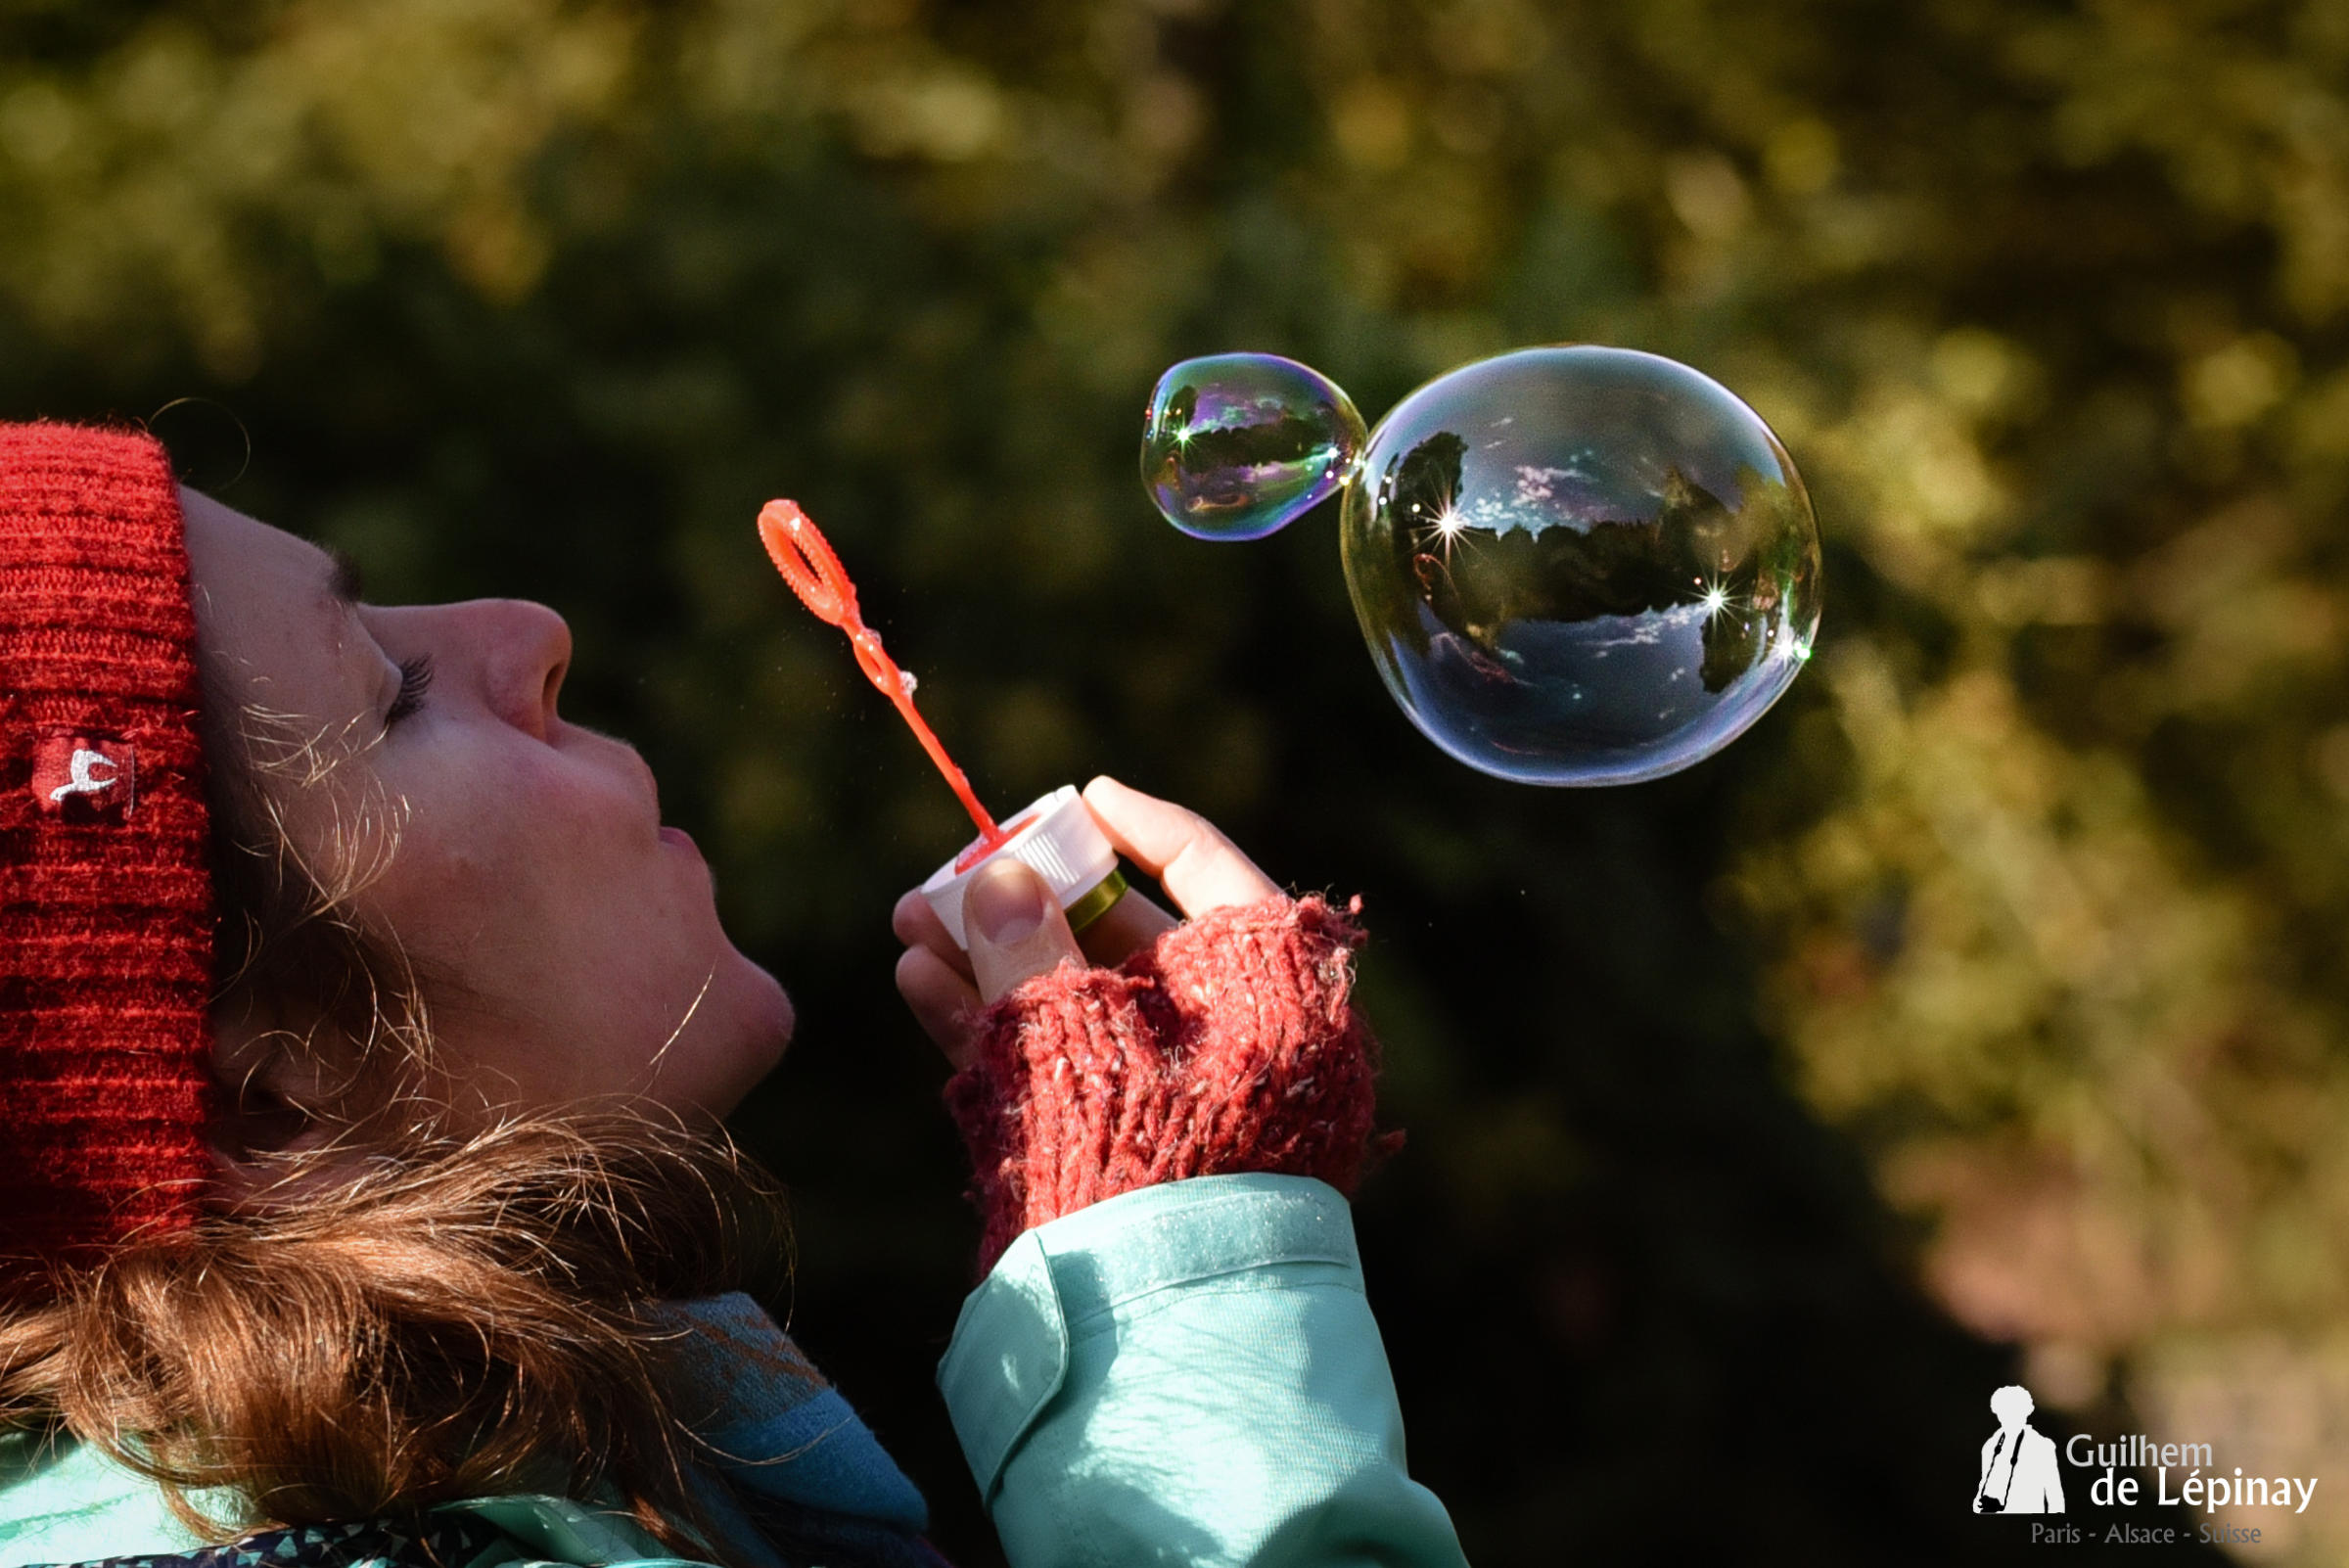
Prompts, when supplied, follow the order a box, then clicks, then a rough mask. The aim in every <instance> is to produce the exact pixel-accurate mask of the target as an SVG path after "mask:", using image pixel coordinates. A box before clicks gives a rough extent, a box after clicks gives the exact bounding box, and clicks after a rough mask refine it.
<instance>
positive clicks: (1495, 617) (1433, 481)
mask: <svg viewBox="0 0 2349 1568" xmlns="http://www.w3.org/2000/svg"><path fill="white" fill-rule="evenodd" d="M1341 541H1342V548H1343V554H1344V560H1345V569H1346V577H1347V583H1348V586H1349V588H1350V590H1351V592H1352V594H1353V597H1354V604H1355V610H1356V614H1357V616H1358V617H1359V620H1360V623H1361V627H1362V632H1363V635H1364V637H1365V638H1366V639H1367V640H1368V642H1369V645H1370V652H1371V657H1372V659H1373V660H1374V661H1375V662H1376V663H1377V665H1378V669H1379V672H1380V674H1381V675H1382V676H1383V677H1384V678H1385V680H1386V682H1387V686H1388V689H1389V690H1390V691H1391V692H1393V693H1394V695H1395V699H1396V701H1397V702H1398V703H1400V704H1401V705H1402V706H1403V709H1404V712H1405V714H1407V715H1409V716H1410V718H1411V720H1412V722H1414V723H1416V724H1417V725H1418V726H1419V728H1420V729H1421V730H1422V731H1423V732H1424V733H1426V735H1427V736H1428V737H1429V738H1430V739H1431V740H1433V741H1435V742H1436V744H1437V745H1439V746H1441V747H1443V748H1444V750H1445V751H1447V752H1449V753H1451V755H1452V756H1453V757H1455V758H1457V759H1459V760H1460V761H1464V762H1467V763H1469V764H1470V765H1471V766H1474V767H1479V768H1482V769H1484V770H1485V771H1487V772H1490V773H1495V774H1498V775H1499V776H1501V777H1504V778H1511V779H1518V780H1523V781H1525V782H1529V783H1545V784H1621V783H1631V782H1635V781H1637V780H1640V779H1647V778H1655V777H1658V776H1660V775H1662V774H1665V773H1670V772H1674V771H1677V770H1678V769H1680V768H1682V767H1686V766H1688V765H1689V764H1691V763H1693V762H1695V761H1700V760H1702V759H1703V758H1705V757H1708V756H1710V755H1712V754H1713V753H1714V752H1716V751H1718V750H1720V749H1721V748H1722V747H1723V746H1725V745H1727V743H1728V742H1729V741H1731V740H1733V739H1734V738H1736V736H1737V735H1738V734H1739V733H1741V732H1742V731H1743V730H1744V729H1745V728H1746V727H1747V726H1748V725H1749V724H1751V723H1752V722H1753V721H1754V720H1755V719H1756V718H1758V717H1760V716H1761V715H1762V714H1763V712H1764V711H1765V710H1767V709H1768V708H1769V707H1770V705H1771V704H1772V703H1773V702H1774V701H1776V699H1777V697H1778V694H1779V693H1780V692H1781V691H1783V690H1784V689H1785V687H1786V685H1787V683H1788V682H1789V681H1791V680H1792V679H1793V678H1794V674H1795V672H1796V670H1797V669H1800V668H1801V666H1802V664H1803V662H1804V661H1805V660H1806V659H1808V658H1809V657H1810V649H1811V640H1812V637H1813V636H1814V634H1815V633H1816V631H1817V628H1818V624H1819V537H1818V530H1817V526H1816V524H1815V522H1814V520H1813V517H1812V512H1811V504H1810V500H1809V498H1808V497H1807V496H1806V495H1805V493H1804V490H1803V485H1802V480H1801V479H1800V477H1799V476H1798V475H1797V474H1796V473H1795V470H1794V465H1793V462H1792V461H1791V460H1790V459H1789V458H1788V457H1787V455H1786V453H1785V450H1784V448H1782V447H1781V446H1780V445H1779V444H1778V442H1777V439H1776V438H1775V437H1773V435H1772V434H1771V433H1770V430H1769V428H1768V427H1767V426H1766V425H1764V424H1763V422H1762V420H1761V418H1760V417H1759V416H1758V415H1756V414H1755V413H1754V412H1753V410H1752V409H1750V408H1748V407H1746V405H1745V404H1744V403H1742V402H1740V401H1738V400H1737V398H1736V397H1735V396H1733V395H1732V394H1731V393H1729V392H1727V390H1726V389H1724V388H1723V387H1721V386H1720V385H1719V384H1717V383H1715V382H1713V381H1711V380H1710V379H1708V378H1707V377H1705V376H1703V375H1701V374H1699V373H1698V372H1696V371H1694V370H1691V369H1689V368H1688V367H1686V366H1684V365H1681V364H1677V363H1675V362H1674V361H1672V360H1669V359H1663V358H1659V357H1657V356H1655V355H1652V354H1644V353H1638V352H1635V351H1633V350H1629V349H1617V348H1600V347H1571V348H1530V349H1523V350H1520V351H1518V352H1515V353H1509V354H1502V355H1499V356H1498V357H1497V358H1493V359H1487V360H1482V361H1479V362H1478V363H1475V364H1472V365H1467V366H1463V367H1461V368H1460V369H1458V370H1455V371H1452V372H1451V373H1450V374H1448V375H1445V376H1443V377H1440V378H1438V379H1437V380H1435V381H1433V382H1430V383H1429V384H1428V385H1426V386H1425V387H1422V388H1421V389H1419V391H1417V392H1413V393H1412V394H1411V395H1410V396H1409V397H1407V398H1405V400H1404V401H1403V402H1402V403H1401V404H1399V405H1398V406H1397V407H1396V408H1395V410H1394V411H1393V412H1392V413H1390V414H1389V415H1388V416H1387V417H1386V418H1385V419H1384V420H1382V421H1380V423H1379V427H1378V429H1377V430H1376V431H1374V432H1372V433H1371V435H1370V438H1369V443H1368V445H1367V446H1366V447H1365V449H1364V450H1363V452H1362V456H1361V460H1360V466H1359V473H1358V476H1357V478H1356V480H1355V482H1354V483H1353V484H1351V485H1350V486H1349V488H1348V491H1347V495H1346V501H1345V507H1344V516H1343V521H1342V524H1341Z"/></svg>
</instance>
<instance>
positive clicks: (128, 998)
mask: <svg viewBox="0 0 2349 1568" xmlns="http://www.w3.org/2000/svg"><path fill="white" fill-rule="evenodd" d="M195 643H196V621H195V616H194V613H193V612H192V610H191V609H190V607H189V600H188V555H187V545H186V541H185V534H184V525H183V523H182V520H181V517H180V509H179V492H178V488H177V486H176V484H174V482H173V480H172V476H171V463H170V459H169V458H168V457H167V456H165V454H164V452H163V449H162V446H161V444H160V443H159V442H157V441H156V440H155V439H154V438H152V437H149V436H147V435H144V434H142V433H138V432H132V431H115V430H87V429H76V428H73V427H70V426H65V425H14V426H10V425H0V1285H13V1286H17V1287H22V1286H23V1284H24V1283H25V1282H27V1281H28V1280H29V1279H32V1278H36V1277H38V1275H39V1273H40V1272H41V1271H42V1270H43V1269H45V1268H47V1267H49V1266H52V1265H55V1264H57V1263H61V1262H66V1261H70V1260H74V1259H79V1258H87V1257H89V1256H93V1255H94V1254H95V1253H96V1252H97V1251H98V1250H100V1249H102V1248H104V1247H106V1246H108V1245H110V1244H112V1243H115V1242H117V1241H120V1240H122V1239H124V1238H125V1237H127V1236H129V1235H130V1234H132V1233H133V1232H136V1231H152V1230H153V1229H155V1228H158V1227H172V1228H175V1227H177V1226H179V1225H182V1224H184V1223H186V1222H187V1221H188V1219H189V1218H190V1217H191V1216H192V1214H193V1213H194V1209H195V1201H196V1198H197V1195H198V1194H199V1193H200V1192H201V1191H202V1188H203V1183H204V1181H205V1180H206V1178H207V1176H208V1175H209V1171H210V1166H209V1161H208V1157H207V1152H206V1144H205V1138H204V1130H205V1124H206V1121H207V1113H208V1111H209V1110H210V1108H211V1096H212V1093H213V1090H212V1087H211V1081H210V1077H209V1075H208V1073H207V1057H208V1054H209V1050H210V1035H209V1030H208V1028H207V1022H206V1015H207V1001H208V998H209V995H210V991H211V984H212V892H211V877H210V873H209V868H208V861H207V820H206V811H205V797H204V752H203V743H202V740H201V736H200V733H199V730H198V723H197V707H198V684H197V676H196V659H195Z"/></svg>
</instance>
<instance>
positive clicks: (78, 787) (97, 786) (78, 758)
mask: <svg viewBox="0 0 2349 1568" xmlns="http://www.w3.org/2000/svg"><path fill="white" fill-rule="evenodd" d="M100 762H104V763H105V764H106V766H107V769H108V775H109V776H107V777H105V778H92V777H90V769H91V768H92V767H94V766H96V765H97V764H98V763H100ZM69 766H70V767H71V768H72V772H73V776H72V777H71V778H70V779H69V780H67V781H66V782H65V783H63V784H60V785H59V786H58V787H57V788H55V789H53V790H51V791H50V792H49V799H51V800H53V801H63V800H64V799H65V798H66V797H67V796H69V795H95V794H97V793H98V792H99V791H100V790H107V789H112V788H114V787H115V784H117V783H119V782H120V775H119V773H118V772H117V771H116V770H115V760H114V759H113V758H111V757H109V756H107V755H106V753H104V752H93V751H91V750H90V749H89V748H87V747H86V746H76V747H74V748H73V761H71V763H69ZM49 776H50V777H51V778H55V777H57V775H56V774H55V773H52V774H50V775H49Z"/></svg>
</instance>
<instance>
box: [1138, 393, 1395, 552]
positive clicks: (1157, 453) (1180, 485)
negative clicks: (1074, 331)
mask: <svg viewBox="0 0 2349 1568" xmlns="http://www.w3.org/2000/svg"><path fill="white" fill-rule="evenodd" d="M1362 439H1363V431H1362V416H1361V415H1360V414H1359V413H1356V412H1355V408H1354V401H1353V399H1351V398H1349V397H1348V396H1347V395H1346V394H1345V392H1341V391H1339V389H1338V387H1337V384H1336V383H1334V382H1332V381H1331V380H1330V379H1329V378H1328V377H1327V376H1324V375H1322V374H1321V373H1320V372H1319V371H1317V370H1315V369H1313V367H1311V366H1310V365H1301V364H1299V363H1298V362H1297V361H1296V360H1294V359H1283V358H1281V357H1280V356H1279V355H1278V354H1210V355H1208V356H1207V357H1205V358H1203V359H1186V360H1184V361H1183V362H1182V363H1181V364H1179V365H1176V366H1175V367H1174V369H1172V370H1170V371H1168V372H1167V373H1166V374H1165V375H1163V376H1161V377H1159V378H1158V389H1157V391H1155V392H1152V393H1151V394H1150V410H1149V415H1148V423H1147V424H1146V425H1145V426H1144V427H1143V431H1142V484H1144V485H1146V486H1147V487H1148V488H1149V491H1150V498H1151V499H1152V500H1153V501H1155V502H1157V503H1158V510H1159V513H1160V515H1161V516H1163V517H1165V518H1166V520H1167V521H1168V522H1170V523H1172V524H1174V526H1175V527H1176V528H1178V529H1180V530H1182V531H1183V532H1185V533H1188V534H1190V535H1191V536H1192V537H1194V538H1201V539H1261V538H1263V537H1264V536H1265V535H1266V534H1267V533H1270V532H1272V531H1274V530H1277V529H1281V528H1284V527H1286V526H1287V525H1288V524H1290V523H1293V522H1295V521H1296V520H1297V519H1298V518H1300V517H1303V516H1304V515H1305V514H1306V513H1307V512H1309V511H1311V510H1312V509H1313V505H1314V503H1315V502H1318V501H1320V500H1322V499H1323V498H1325V497H1326V496H1327V495H1328V494H1329V493H1330V492H1331V491H1332V490H1334V489H1336V488H1337V487H1338V486H1339V485H1340V484H1344V483H1345V482H1346V476H1347V474H1348V472H1349V470H1350V469H1351V467H1352V465H1353V463H1354V459H1355V455H1356V454H1357V453H1358V452H1359V451H1360V450H1361V449H1362Z"/></svg>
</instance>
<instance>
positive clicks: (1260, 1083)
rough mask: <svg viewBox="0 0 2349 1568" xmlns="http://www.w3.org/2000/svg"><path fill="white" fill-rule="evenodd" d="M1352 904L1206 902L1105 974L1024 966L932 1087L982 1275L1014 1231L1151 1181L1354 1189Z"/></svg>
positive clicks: (1371, 1070)
mask: <svg viewBox="0 0 2349 1568" xmlns="http://www.w3.org/2000/svg"><path fill="white" fill-rule="evenodd" d="M1360 907H1361V900H1360V899H1355V900H1354V901H1353V902H1352V903H1351V904H1349V905H1348V908H1347V911H1346V913H1345V914H1340V913H1338V912H1337V911H1335V910H1333V909H1331V908H1330V907H1329V905H1328V904H1327V903H1326V902H1324V901H1323V900H1322V899H1320V898H1318V897H1308V898H1305V899H1288V898H1285V897H1274V898H1271V899H1266V900H1264V901H1263V902H1261V903H1255V904H1248V905H1244V906H1237V907H1231V908H1224V909H1218V910H1215V911H1213V912H1211V913H1209V914H1206V915H1203V916H1201V917H1200V918H1198V919H1196V920H1192V921H1188V922H1185V923H1184V924H1182V925H1178V926H1176V927H1174V928H1173V929H1172V930H1170V931H1167V932H1165V933H1163V934H1162V935H1161V936H1160V937H1159V938H1158V939H1157V941H1155V942H1154V943H1152V944H1151V945H1149V946H1147V947H1145V948H1143V949H1142V950H1141V951H1139V952H1137V953H1135V954H1133V956H1131V957H1130V958H1128V959H1127V960H1126V961H1125V962H1124V963H1123V964H1120V965H1119V966H1118V967H1117V968H1115V969H1080V968H1079V967H1077V966H1076V965H1075V964H1063V965H1062V966H1061V967H1060V968H1059V969H1058V970H1056V971H1054V972H1053V973H1051V974H1048V975H1037V976H1035V977H1033V978H1031V979H1030V980H1028V981H1026V982H1024V983H1022V984H1021V985H1020V986H1019V987H1018V988H1016V989H1015V990H1013V991H1012V992H1010V993H1009V994H1007V995H1005V996H1003V997H1002V998H1000V999H999V1000H997V1001H996V1002H995V1003H994V1004H993V1005H992V1006H991V1007H990V1008H989V1009H988V1010H987V1011H986V1012H985V1013H984V1014H982V1015H981V1016H980V1018H979V1020H978V1026H977V1032H976V1033H977V1048H976V1050H975V1052H974V1054H973V1057H972V1060H971V1063H970V1065H969V1066H968V1067H967V1068H965V1069H964V1070H963V1071H962V1072H960V1073H958V1074H956V1075H955V1076H954V1077H953V1078H952V1079H951V1080H949V1081H948V1082H947V1084H946V1091H945V1097H946V1104H947V1107H948V1109H949V1110H950V1111H951V1112H952V1113H953V1116H954V1120H955V1123H956V1125H957V1126H958V1127H959V1128H960V1129H961V1130H962V1134H963V1138H964V1141H965V1142H966V1143H967V1144H968V1145H969V1148H970V1151H971V1164H972V1169H973V1179H974V1189H973V1196H974V1198H975V1200H976V1201H977V1203H978V1205H979V1209H980V1212H981V1216H982V1220H983V1223H984V1233H983V1236H982V1240H981V1245H980V1254H981V1256H980V1268H981V1269H982V1271H984V1270H985V1269H986V1268H988V1267H989V1265H990V1264H991V1263H992V1262H993V1260H994V1259H995V1258H996V1257H998V1256H999V1255H1000V1254H1001V1253H1002V1251H1003V1249H1004V1247H1006V1246H1008V1245H1009V1244H1010V1242H1011V1240H1012V1238H1013V1237H1015V1236H1017V1235H1018V1234H1019V1233H1020V1232H1021V1231H1023V1230H1025V1229H1028V1228H1029V1227H1031V1226H1033V1225H1038V1224H1041V1223H1043V1222H1046V1221H1048V1220H1053V1219H1057V1218H1059V1217H1060V1216H1062V1215H1065V1214H1070V1213H1073V1212H1075V1211H1076V1210H1079V1209H1082V1208H1083V1207H1085V1206H1086V1205H1088V1204H1092V1203H1098V1202H1100V1201H1101V1200H1102V1199H1104V1198H1109V1197H1114V1196H1116V1195H1117V1194H1118V1193H1121V1192H1128V1191H1131V1190H1133V1189H1135V1188H1137V1187H1144V1186H1149V1185H1152V1184H1154V1183H1157V1182H1161V1181H1176V1180H1181V1179H1183V1178H1185V1177H1189V1176H1217V1175H1230V1174H1237V1173H1241V1172H1250V1171H1263V1172H1272V1173H1278V1174H1285V1175H1290V1176H1315V1177H1318V1178H1319V1179H1321V1180H1323V1181H1326V1182H1328V1183H1329V1184H1330V1185H1332V1186H1334V1187H1336V1188H1337V1189H1338V1190H1340V1191H1341V1192H1347V1193H1351V1192H1352V1191H1353V1190H1354V1188H1355V1186H1356V1185H1357V1183H1358V1182H1359V1179H1360V1177H1361V1174H1362V1168H1363V1162H1364V1160H1365V1159H1366V1158H1367V1157H1368V1156H1369V1155H1370V1153H1371V1152H1372V1141H1373V1140H1372V1135H1371V1121H1372V1117H1373V1114H1374V1112H1375V1089H1374V1085H1373V1082H1372V1081H1373V1076H1374V1074H1375V1072H1376V1070H1377V1047H1376V1043H1375V1041H1374V1040H1373V1039H1372V1038H1371V1036H1370V1033H1369V1031H1368V1030H1367V1029H1366V1028H1365V1027H1364V1026H1363V1024H1362V1021H1361V1019H1360V1017H1359V1014H1358V1013H1357V1012H1356V1011H1355V1009H1354V1007H1353V1005H1352V1002H1351V1000H1350V996H1351V992H1352V991H1353V985H1354V974H1353V954H1354V949H1355V948H1356V946H1357V945H1359V943H1360V942H1361V940H1362V932H1361V928H1360V927H1359V926H1358V925H1356V924H1355V923H1354V921H1353V920H1352V918H1351V916H1352V915H1354V914H1355V913H1358V912H1359V909H1360Z"/></svg>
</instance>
